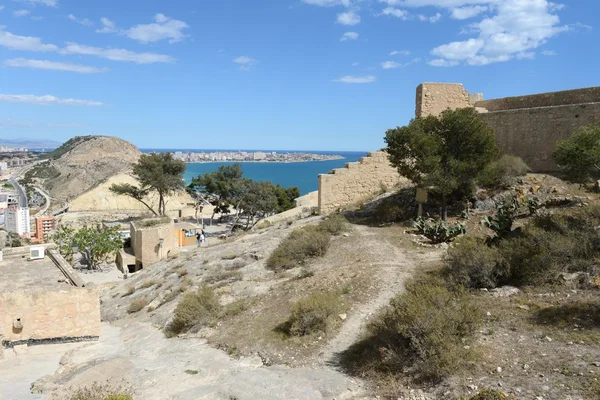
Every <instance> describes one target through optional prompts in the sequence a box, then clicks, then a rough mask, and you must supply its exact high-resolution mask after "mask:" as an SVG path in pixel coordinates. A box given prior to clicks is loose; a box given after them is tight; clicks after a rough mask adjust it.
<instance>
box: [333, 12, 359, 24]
mask: <svg viewBox="0 0 600 400" xmlns="http://www.w3.org/2000/svg"><path fill="white" fill-rule="evenodd" d="M336 22H337V23H338V24H342V25H349V26H351V25H356V24H359V23H360V15H358V14H357V13H356V12H354V11H346V12H343V13H340V14H338V16H337V19H336Z"/></svg>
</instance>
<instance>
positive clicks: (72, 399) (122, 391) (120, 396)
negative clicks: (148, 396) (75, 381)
mask: <svg viewBox="0 0 600 400" xmlns="http://www.w3.org/2000/svg"><path fill="white" fill-rule="evenodd" d="M64 399H65V400H133V397H132V395H131V390H130V389H128V388H124V387H122V386H120V385H117V386H115V385H111V384H109V383H105V384H100V383H98V382H94V383H92V385H91V386H85V387H82V388H79V389H75V390H73V389H70V393H69V394H68V395H67V396H66V397H65V398H64Z"/></svg>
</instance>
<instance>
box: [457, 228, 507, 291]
mask: <svg viewBox="0 0 600 400" xmlns="http://www.w3.org/2000/svg"><path fill="white" fill-rule="evenodd" d="M446 265H447V267H448V273H449V274H450V276H451V278H452V281H453V282H454V283H456V284H459V285H462V286H464V287H470V288H495V287H496V286H497V285H498V283H500V282H501V281H502V280H505V279H506V278H507V277H508V272H509V271H508V269H507V266H506V263H505V262H504V258H503V257H502V253H500V251H499V250H498V249H497V248H496V247H488V246H487V245H486V244H485V243H484V242H483V241H482V240H480V239H477V238H473V237H464V238H461V240H459V241H458V242H457V243H456V244H455V245H454V246H453V247H451V248H449V249H448V255H447V257H446Z"/></svg>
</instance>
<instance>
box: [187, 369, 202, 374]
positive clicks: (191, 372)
mask: <svg viewBox="0 0 600 400" xmlns="http://www.w3.org/2000/svg"><path fill="white" fill-rule="evenodd" d="M185 373H186V374H188V375H198V374H199V373H200V371H198V370H197V369H186V370H185Z"/></svg>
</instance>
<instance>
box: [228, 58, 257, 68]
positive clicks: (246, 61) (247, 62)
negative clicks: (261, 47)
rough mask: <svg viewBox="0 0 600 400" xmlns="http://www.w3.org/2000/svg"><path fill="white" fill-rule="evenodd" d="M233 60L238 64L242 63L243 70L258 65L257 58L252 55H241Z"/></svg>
mask: <svg viewBox="0 0 600 400" xmlns="http://www.w3.org/2000/svg"><path fill="white" fill-rule="evenodd" d="M233 62H234V63H236V64H240V69H241V70H242V71H249V70H251V69H252V67H253V66H254V65H256V64H257V63H258V61H257V60H255V59H254V58H252V57H248V56H239V57H236V58H234V59H233Z"/></svg>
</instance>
